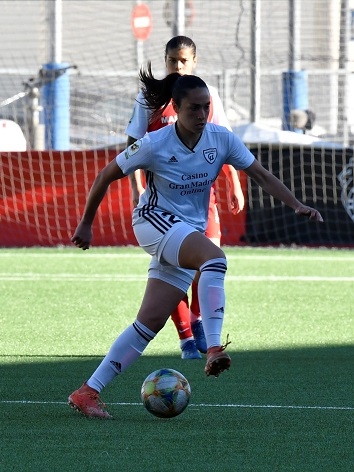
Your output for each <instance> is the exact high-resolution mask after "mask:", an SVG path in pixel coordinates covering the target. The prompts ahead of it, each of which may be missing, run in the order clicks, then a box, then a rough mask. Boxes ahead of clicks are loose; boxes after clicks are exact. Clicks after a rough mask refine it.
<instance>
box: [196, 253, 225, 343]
mask: <svg viewBox="0 0 354 472" xmlns="http://www.w3.org/2000/svg"><path fill="white" fill-rule="evenodd" d="M226 269H227V263H226V259H224V258H218V259H211V260H209V261H207V262H205V263H204V264H203V265H202V266H201V267H200V269H199V270H200V279H199V284H198V297H199V305H200V313H201V315H202V322H203V328H204V333H205V338H206V342H207V346H208V349H209V348H210V347H213V346H221V344H222V343H221V330H222V325H223V321H224V310H225V291H224V279H225V273H226Z"/></svg>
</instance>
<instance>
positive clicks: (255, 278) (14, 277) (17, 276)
mask: <svg viewBox="0 0 354 472" xmlns="http://www.w3.org/2000/svg"><path fill="white" fill-rule="evenodd" d="M145 280H147V275H146V274H144V275H139V274H113V275H112V274H90V275H86V274H80V273H77V274H68V273H63V274H39V273H33V272H25V273H12V274H11V273H7V272H0V281H7V282H9V281H10V282H12V281H13V282H19V281H20V282H21V281H31V282H38V281H40V282H43V281H44V282H63V281H65V282H79V283H81V282H138V281H145ZM226 282H351V283H353V282H354V277H327V276H325V277H321V276H311V275H309V276H307V275H294V276H288V275H228V276H226Z"/></svg>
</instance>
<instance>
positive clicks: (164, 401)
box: [141, 369, 191, 418]
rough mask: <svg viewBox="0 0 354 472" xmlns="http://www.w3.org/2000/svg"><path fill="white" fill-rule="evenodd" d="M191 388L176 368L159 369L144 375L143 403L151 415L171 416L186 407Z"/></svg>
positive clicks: (142, 387) (179, 412)
mask: <svg viewBox="0 0 354 472" xmlns="http://www.w3.org/2000/svg"><path fill="white" fill-rule="evenodd" d="M190 396H191V388H190V385H189V382H188V380H187V379H186V378H185V377H184V376H183V375H182V374H181V373H180V372H177V370H174V369H159V370H155V372H152V373H151V374H150V375H148V376H147V377H146V379H145V380H144V382H143V385H142V386H141V399H142V401H143V405H144V406H145V408H146V409H147V411H149V412H150V413H151V414H152V415H154V416H158V417H159V418H172V417H173V416H177V415H179V414H181V413H182V411H184V410H185V409H186V408H187V405H188V402H189V398H190Z"/></svg>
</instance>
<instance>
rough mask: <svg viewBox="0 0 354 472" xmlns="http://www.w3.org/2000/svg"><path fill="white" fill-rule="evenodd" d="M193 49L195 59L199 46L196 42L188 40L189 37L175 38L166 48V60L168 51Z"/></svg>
mask: <svg viewBox="0 0 354 472" xmlns="http://www.w3.org/2000/svg"><path fill="white" fill-rule="evenodd" d="M187 48H188V49H192V51H193V57H195V56H196V55H197V46H196V45H195V42H194V41H193V40H192V39H191V38H188V36H174V37H173V38H171V39H170V40H169V42H168V43H167V44H166V46H165V58H166V56H167V54H168V51H170V50H171V49H178V50H179V49H187Z"/></svg>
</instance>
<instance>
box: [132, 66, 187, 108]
mask: <svg viewBox="0 0 354 472" xmlns="http://www.w3.org/2000/svg"><path fill="white" fill-rule="evenodd" d="M180 77H181V75H180V74H179V73H178V72H175V73H173V74H169V75H167V76H166V77H165V78H163V79H162V80H159V79H155V77H154V76H153V74H152V70H151V62H150V61H149V62H148V65H147V69H143V68H141V69H140V72H139V79H140V83H141V90H142V93H143V95H144V98H145V100H146V102H147V106H148V107H149V108H150V110H152V112H153V116H155V115H158V114H160V113H161V112H163V110H164V109H165V108H166V107H167V105H168V104H169V103H170V101H171V98H172V90H173V86H174V84H175V82H176V81H177V80H178V79H179V78H180Z"/></svg>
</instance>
